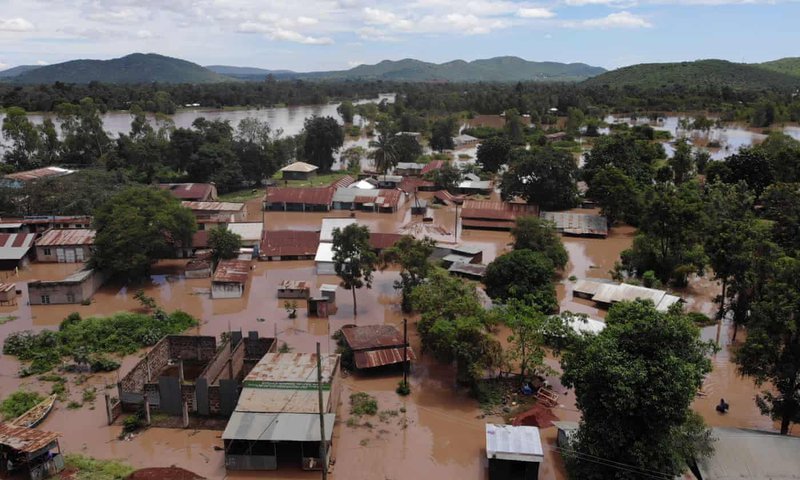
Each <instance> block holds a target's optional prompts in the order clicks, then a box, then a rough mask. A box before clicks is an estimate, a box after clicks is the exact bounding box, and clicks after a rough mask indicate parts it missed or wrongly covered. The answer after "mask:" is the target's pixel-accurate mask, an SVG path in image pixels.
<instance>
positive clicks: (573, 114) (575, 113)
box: [566, 107, 586, 135]
mask: <svg viewBox="0 0 800 480" xmlns="http://www.w3.org/2000/svg"><path fill="white" fill-rule="evenodd" d="M584 123H586V116H585V115H584V114H583V111H581V109H580V108H575V107H570V108H568V109H567V124H566V130H567V133H569V134H570V135H578V134H579V133H580V130H581V127H582V126H583V124H584Z"/></svg>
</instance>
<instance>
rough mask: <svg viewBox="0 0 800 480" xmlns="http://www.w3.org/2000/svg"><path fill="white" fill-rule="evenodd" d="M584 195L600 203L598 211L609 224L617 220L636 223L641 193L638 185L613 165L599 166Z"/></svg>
mask: <svg viewBox="0 0 800 480" xmlns="http://www.w3.org/2000/svg"><path fill="white" fill-rule="evenodd" d="M586 196H587V197H589V198H591V199H592V200H595V201H597V203H599V204H600V212H601V213H602V214H603V215H605V216H606V219H607V220H608V224H609V225H613V224H614V223H615V222H616V221H617V220H623V221H626V222H628V223H636V221H637V217H638V215H639V210H640V209H641V202H642V193H641V190H640V187H639V185H637V184H636V182H635V181H634V180H633V179H632V178H631V177H629V176H628V175H626V174H625V172H624V171H622V170H621V169H619V168H617V167H615V166H613V165H605V166H603V167H601V168H600V169H599V170H598V171H597V173H596V174H595V175H594V176H593V177H592V181H591V183H589V191H588V192H587V193H586Z"/></svg>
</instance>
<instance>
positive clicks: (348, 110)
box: [336, 100, 356, 123]
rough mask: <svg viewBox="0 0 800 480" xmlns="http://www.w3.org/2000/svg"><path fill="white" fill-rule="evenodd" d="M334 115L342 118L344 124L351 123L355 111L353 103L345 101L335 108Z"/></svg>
mask: <svg viewBox="0 0 800 480" xmlns="http://www.w3.org/2000/svg"><path fill="white" fill-rule="evenodd" d="M336 113H338V114H339V115H341V116H342V121H343V122H344V123H353V115H354V114H355V113H356V109H355V107H353V102H351V101H350V100H345V101H343V102H342V103H340V104H339V106H338V107H336Z"/></svg>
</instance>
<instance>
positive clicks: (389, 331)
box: [342, 325, 403, 350]
mask: <svg viewBox="0 0 800 480" xmlns="http://www.w3.org/2000/svg"><path fill="white" fill-rule="evenodd" d="M342 335H344V338H345V340H346V341H347V344H348V345H350V348H351V349H353V350H368V349H372V348H382V347H402V346H403V336H402V335H401V334H400V332H399V331H398V330H397V328H395V327H393V326H392V325H362V326H348V327H343V328H342Z"/></svg>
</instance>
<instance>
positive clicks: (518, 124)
mask: <svg viewBox="0 0 800 480" xmlns="http://www.w3.org/2000/svg"><path fill="white" fill-rule="evenodd" d="M505 113H506V124H505V126H504V129H505V132H506V136H508V140H509V141H510V142H511V143H513V144H514V145H525V125H523V124H522V118H520V116H519V112H518V111H517V110H515V109H511V110H506V112H505Z"/></svg>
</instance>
